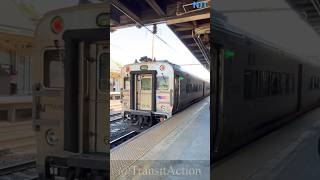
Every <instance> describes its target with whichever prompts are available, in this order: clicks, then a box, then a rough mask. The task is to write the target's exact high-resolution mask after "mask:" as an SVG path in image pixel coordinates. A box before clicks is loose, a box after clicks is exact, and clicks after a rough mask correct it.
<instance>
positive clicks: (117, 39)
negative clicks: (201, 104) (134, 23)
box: [110, 24, 210, 80]
mask: <svg viewBox="0 0 320 180" xmlns="http://www.w3.org/2000/svg"><path fill="white" fill-rule="evenodd" d="M148 28H149V29H151V28H152V27H148ZM157 35H158V36H159V37H161V39H163V40H165V41H166V42H167V44H169V46H168V45H166V44H165V43H164V42H162V41H161V40H159V39H158V38H156V37H155V39H154V40H155V43H154V56H155V58H156V59H157V60H168V61H170V62H172V63H175V64H178V65H182V68H183V69H184V70H186V71H188V72H189V73H191V74H193V75H195V76H198V77H200V78H202V79H206V80H209V79H210V73H209V72H208V71H207V70H206V69H205V68H204V67H203V66H202V65H200V63H199V62H198V60H197V59H196V58H195V57H194V56H193V55H192V54H191V52H190V51H189V50H188V49H187V48H186V47H185V46H184V44H183V43H182V42H181V41H180V40H179V39H178V38H177V36H176V35H175V34H174V33H173V32H172V31H171V30H170V29H169V28H168V26H167V25H165V24H160V25H158V33H157ZM110 37H111V38H110V43H111V48H110V50H111V51H110V52H111V59H112V60H114V61H117V62H119V63H121V64H123V65H125V64H130V63H133V62H134V60H135V59H140V57H142V56H148V57H151V56H152V34H151V33H150V32H148V30H146V29H145V28H140V29H138V28H136V27H130V28H124V29H119V30H117V31H115V32H112V33H111V36H110ZM185 64H198V65H186V66H185Z"/></svg>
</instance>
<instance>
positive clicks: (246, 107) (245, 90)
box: [215, 31, 299, 156]
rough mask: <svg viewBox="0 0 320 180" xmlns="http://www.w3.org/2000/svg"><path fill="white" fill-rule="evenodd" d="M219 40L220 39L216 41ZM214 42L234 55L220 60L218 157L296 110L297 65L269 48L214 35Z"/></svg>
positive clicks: (216, 33) (220, 34) (289, 58)
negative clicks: (220, 106)
mask: <svg viewBox="0 0 320 180" xmlns="http://www.w3.org/2000/svg"><path fill="white" fill-rule="evenodd" d="M219 37H222V39H220V41H219ZM215 40H216V42H215V43H221V44H223V50H224V52H226V51H229V52H230V51H231V52H233V53H234V56H233V57H231V58H226V56H224V55H223V56H221V57H223V59H222V63H223V65H222V67H221V68H222V71H223V77H222V81H223V83H222V84H223V85H222V86H223V87H222V89H223V90H222V96H223V97H222V99H223V102H222V103H223V107H222V114H221V117H222V119H221V122H220V123H222V124H223V125H222V127H223V129H222V130H221V133H222V134H221V135H220V137H221V139H220V144H219V146H220V148H219V151H220V152H219V153H220V155H219V156H221V155H223V154H227V153H229V152H231V151H232V150H234V149H236V148H238V147H240V146H241V145H243V144H245V143H247V142H249V141H251V140H253V139H254V138H256V137H258V136H259V135H261V134H263V133H265V132H267V131H269V130H270V129H272V128H273V127H274V125H275V122H276V121H277V120H279V119H280V118H281V117H284V116H286V115H288V114H291V113H294V112H296V110H297V106H298V105H297V103H298V97H297V83H294V82H296V81H297V79H298V78H297V77H298V64H299V63H298V62H297V61H296V60H295V59H294V58H292V57H290V56H287V55H285V54H282V53H280V52H278V51H276V50H274V49H272V48H269V47H266V46H265V45H261V44H259V42H256V41H250V40H249V39H247V38H240V37H235V36H232V35H230V34H224V33H223V32H221V31H219V32H215Z"/></svg>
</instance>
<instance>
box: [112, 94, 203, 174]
mask: <svg viewBox="0 0 320 180" xmlns="http://www.w3.org/2000/svg"><path fill="white" fill-rule="evenodd" d="M204 101H206V100H203V101H200V102H198V103H196V104H194V105H192V106H191V107H189V108H188V109H186V110H185V111H184V112H183V113H179V114H177V115H176V116H174V117H172V118H171V119H169V120H168V121H165V122H163V123H162V124H159V125H156V126H154V127H153V128H150V129H149V130H147V131H145V132H143V133H141V134H140V135H138V136H136V137H135V138H134V139H132V140H129V141H128V142H126V143H124V144H122V145H120V146H118V147H115V148H114V149H112V150H111V153H110V160H111V161H110V179H111V180H113V179H116V178H117V177H118V176H120V175H121V174H122V172H125V171H126V170H127V169H128V168H129V167H130V166H131V165H132V164H133V163H134V162H135V161H137V160H139V159H140V158H141V157H143V155H144V154H146V153H147V152H148V151H149V150H151V148H152V147H154V146H155V145H156V144H158V143H159V142H160V141H161V140H162V139H163V138H165V137H166V136H167V135H169V133H170V132H172V131H173V130H174V129H176V127H177V126H178V125H179V124H181V123H184V121H186V118H188V117H189V118H191V117H193V116H195V115H196V114H197V113H196V112H197V111H199V110H200V109H201V107H203V104H205V102H204Z"/></svg>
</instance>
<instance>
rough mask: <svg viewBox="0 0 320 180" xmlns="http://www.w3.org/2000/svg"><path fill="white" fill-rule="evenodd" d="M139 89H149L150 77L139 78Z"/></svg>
mask: <svg viewBox="0 0 320 180" xmlns="http://www.w3.org/2000/svg"><path fill="white" fill-rule="evenodd" d="M141 90H151V79H150V78H141Z"/></svg>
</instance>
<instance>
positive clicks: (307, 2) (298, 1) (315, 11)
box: [286, 0, 320, 35]
mask: <svg viewBox="0 0 320 180" xmlns="http://www.w3.org/2000/svg"><path fill="white" fill-rule="evenodd" d="M286 1H287V2H288V4H289V5H290V6H291V7H292V8H293V9H294V10H295V11H296V12H297V13H298V14H299V15H300V16H301V18H302V19H304V20H305V21H306V22H307V23H308V24H309V25H310V26H311V27H312V28H313V29H314V30H315V31H316V32H317V33H318V34H319V35H320V1H319V0H286Z"/></svg>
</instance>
